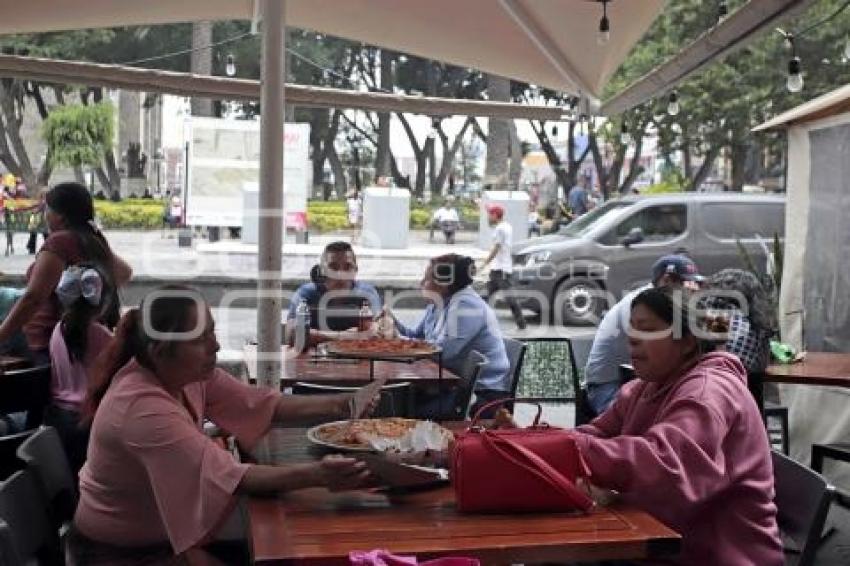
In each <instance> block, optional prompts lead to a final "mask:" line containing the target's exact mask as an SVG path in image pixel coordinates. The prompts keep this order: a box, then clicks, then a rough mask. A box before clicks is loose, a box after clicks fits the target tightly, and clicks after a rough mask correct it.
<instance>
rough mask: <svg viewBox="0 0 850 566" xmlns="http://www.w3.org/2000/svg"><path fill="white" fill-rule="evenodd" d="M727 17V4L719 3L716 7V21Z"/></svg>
mask: <svg viewBox="0 0 850 566" xmlns="http://www.w3.org/2000/svg"><path fill="white" fill-rule="evenodd" d="M728 15H729V4H728V3H726V2H722V1H721V2H720V3H719V4H718V5H717V20H718V21H720V20H722V19H723V18H725V17H726V16H728Z"/></svg>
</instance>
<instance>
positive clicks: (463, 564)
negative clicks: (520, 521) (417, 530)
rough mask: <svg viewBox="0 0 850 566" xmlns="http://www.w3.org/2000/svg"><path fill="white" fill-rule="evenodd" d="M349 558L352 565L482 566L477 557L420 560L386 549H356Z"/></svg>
mask: <svg viewBox="0 0 850 566" xmlns="http://www.w3.org/2000/svg"><path fill="white" fill-rule="evenodd" d="M348 560H349V562H350V563H351V566H481V562H479V561H478V559H477V558H436V559H434V560H428V561H426V562H419V561H418V560H416V557H415V556H397V555H395V554H390V553H389V552H387V551H386V550H371V551H369V552H363V551H360V550H355V551H354V552H350V553H349V554H348Z"/></svg>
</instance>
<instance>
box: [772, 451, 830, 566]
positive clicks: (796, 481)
mask: <svg viewBox="0 0 850 566" xmlns="http://www.w3.org/2000/svg"><path fill="white" fill-rule="evenodd" d="M771 456H772V460H773V478H774V488H775V491H776V495H775V497H774V503H775V504H776V508H777V522H778V523H779V530H780V532H781V533H782V538H783V542H785V541H786V540H790V542H791V543H792V544H786V545H785V546H786V549H785V550H786V553H791V552H794V553H796V552H799V559H798V560H797V561H796V564H797V566H812V565H813V564H815V554H816V553H817V547H818V544H819V543H820V540H821V534H822V532H823V526H824V522H825V521H826V516H827V514H828V513H829V506H830V503H831V502H832V499H833V497H834V494H835V488H834V487H832V486H831V485H830V484H829V483H827V481H826V480H825V479H824V478H823V476H821V475H820V474H818V473H817V472H815V471H813V470H811V469H809V468H807V467H806V466H803V465H802V464H800V463H798V462H795V461H794V460H792V459H791V458H789V457H788V456H785V455H783V454H780V453H779V452H776V451H771Z"/></svg>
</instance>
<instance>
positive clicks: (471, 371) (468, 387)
mask: <svg viewBox="0 0 850 566" xmlns="http://www.w3.org/2000/svg"><path fill="white" fill-rule="evenodd" d="M488 362H489V360H488V359H487V356H485V355H484V354H482V353H481V352H479V351H478V350H472V351H471V352H469V355H468V356H467V357H466V358H465V359H464V361H463V365H461V367H460V370H459V372H458V376H459V377H460V383H458V385H457V388H456V390H455V399H454V404H453V405H452V406H451V407H449V408H448V412H447V413H445V414H443V415H440V418H441V419H442V420H461V421H462V420H464V419H466V418H467V416H468V413H469V407H470V406H471V405H472V393H473V391H475V383H476V382H477V381H478V377H479V376H480V375H481V371H482V370H483V369H484V366H486V365H487V363H488Z"/></svg>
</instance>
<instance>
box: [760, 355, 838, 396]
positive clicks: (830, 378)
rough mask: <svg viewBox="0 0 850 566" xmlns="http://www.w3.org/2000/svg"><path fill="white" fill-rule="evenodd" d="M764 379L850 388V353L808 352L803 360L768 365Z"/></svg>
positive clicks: (776, 381) (775, 381)
mask: <svg viewBox="0 0 850 566" xmlns="http://www.w3.org/2000/svg"><path fill="white" fill-rule="evenodd" d="M764 380H765V381H770V382H774V383H793V384H796V385H832V386H835V387H848V388H850V354H848V353H836V352H807V353H806V357H805V358H804V359H803V361H801V362H797V363H794V364H772V365H770V366H768V367H767V369H766V370H765V374H764Z"/></svg>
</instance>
